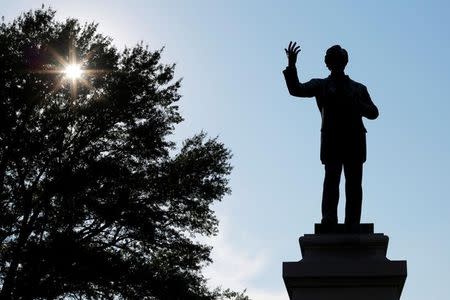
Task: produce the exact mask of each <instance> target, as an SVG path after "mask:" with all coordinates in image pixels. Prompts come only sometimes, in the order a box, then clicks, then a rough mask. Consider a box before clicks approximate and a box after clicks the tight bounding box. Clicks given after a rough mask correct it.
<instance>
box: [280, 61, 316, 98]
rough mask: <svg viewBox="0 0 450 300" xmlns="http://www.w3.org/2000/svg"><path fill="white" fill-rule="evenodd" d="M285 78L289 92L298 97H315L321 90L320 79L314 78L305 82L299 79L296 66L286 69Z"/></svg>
mask: <svg viewBox="0 0 450 300" xmlns="http://www.w3.org/2000/svg"><path fill="white" fill-rule="evenodd" d="M283 74H284V79H285V80H286V85H287V88H288V91H289V94H291V95H292V96H296V97H315V96H316V95H317V92H318V90H319V85H320V79H312V80H310V81H308V82H305V83H300V81H299V80H298V75H297V69H296V68H295V67H287V68H286V69H285V70H284V71H283Z"/></svg>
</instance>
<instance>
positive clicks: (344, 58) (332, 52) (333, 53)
mask: <svg viewBox="0 0 450 300" xmlns="http://www.w3.org/2000/svg"><path fill="white" fill-rule="evenodd" d="M347 63H348V53H347V50H345V49H344V48H342V47H341V46H339V45H334V46H332V47H330V48H329V49H328V50H327V53H326V54H325V64H326V65H327V67H328V69H330V70H332V69H336V68H338V69H340V68H342V70H343V69H345V66H346V65H347Z"/></svg>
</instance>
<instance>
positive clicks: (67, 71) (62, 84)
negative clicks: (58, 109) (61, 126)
mask: <svg viewBox="0 0 450 300" xmlns="http://www.w3.org/2000/svg"><path fill="white" fill-rule="evenodd" d="M48 51H49V52H50V54H51V56H52V57H53V58H54V59H55V60H56V64H55V65H53V66H51V67H50V68H46V69H45V70H39V71H38V73H46V74H55V75H59V76H55V84H54V87H53V90H52V92H56V91H58V90H60V89H62V88H66V87H69V88H70V94H71V97H72V100H74V99H76V98H77V96H78V88H79V86H80V85H81V86H83V87H86V88H88V89H93V88H94V87H93V86H92V84H91V81H90V79H91V78H92V76H94V75H99V74H102V73H103V74H105V73H108V72H109V71H108V70H104V69H90V68H89V67H88V66H89V58H90V57H91V56H92V53H87V54H86V55H85V56H84V57H79V55H77V53H76V49H75V48H74V47H70V48H69V51H68V52H69V53H68V56H65V57H64V56H63V55H61V54H60V53H58V52H57V51H55V50H54V49H52V48H48Z"/></svg>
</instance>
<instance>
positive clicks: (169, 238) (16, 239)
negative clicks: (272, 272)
mask: <svg viewBox="0 0 450 300" xmlns="http://www.w3.org/2000/svg"><path fill="white" fill-rule="evenodd" d="M161 54H162V49H161V50H157V51H151V50H149V48H148V47H147V46H145V45H143V44H142V43H141V44H137V45H136V46H134V47H132V48H126V49H124V50H122V51H119V50H118V49H117V48H115V47H114V45H113V44H112V41H111V39H110V38H109V37H107V36H104V35H102V34H100V33H98V32H97V26H96V24H93V23H92V24H84V25H82V24H80V23H79V22H78V21H77V20H76V19H67V20H66V21H57V20H56V19H55V12H54V11H53V10H51V9H40V10H35V11H30V12H28V13H25V14H22V15H21V16H20V17H18V18H17V19H15V20H14V21H12V22H10V23H5V22H3V23H2V24H1V25H0V64H1V65H0V87H1V88H0V189H1V190H0V239H1V245H2V246H1V248H0V283H1V286H2V290H1V295H0V296H1V298H2V299H62V298H68V299H69V298H72V299H170V300H176V299H184V300H189V299H217V298H220V297H233V296H238V297H241V298H242V299H245V298H244V297H245V296H244V295H243V294H237V293H228V294H227V293H221V292H220V291H219V290H210V289H208V287H207V285H206V280H205V278H204V277H203V275H202V273H201V271H202V267H203V266H204V265H205V264H207V263H209V262H210V261H211V259H210V247H208V246H206V245H204V244H201V243H200V242H198V241H196V240H195V238H194V235H197V234H198V235H206V236H209V235H212V234H214V233H215V232H216V231H217V219H216V217H215V215H214V212H213V211H212V210H211V204H212V203H213V202H214V201H219V200H221V199H222V197H223V196H224V195H225V194H226V193H227V192H229V188H228V181H227V177H228V175H229V173H230V171H231V167H230V164H229V160H230V152H229V150H227V149H226V148H225V147H224V145H223V144H222V143H220V142H219V141H218V140H217V139H214V138H213V139H211V138H208V137H207V136H206V134H205V133H204V132H202V133H199V134H197V135H195V136H194V137H192V138H190V139H187V140H186V141H185V142H184V143H183V145H182V147H181V149H177V148H176V147H175V143H174V142H173V141H171V139H170V138H171V136H172V134H173V131H174V126H175V125H176V124H178V123H180V122H182V120H183V119H182V117H181V116H180V114H179V111H178V107H177V105H176V103H177V101H178V100H179V99H180V94H179V93H178V90H179V87H180V81H179V80H175V79H174V65H170V64H169V65H167V64H163V63H161V61H160V58H161ZM71 60H74V61H77V62H79V63H80V64H81V66H82V68H83V69H85V70H89V71H86V73H85V74H83V75H82V78H80V79H79V80H78V79H74V80H70V79H69V78H66V76H65V74H64V73H62V72H61V71H62V68H64V65H65V64H66V63H68V62H70V61H71Z"/></svg>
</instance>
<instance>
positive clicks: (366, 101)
mask: <svg viewBox="0 0 450 300" xmlns="http://www.w3.org/2000/svg"><path fill="white" fill-rule="evenodd" d="M359 109H360V112H361V115H362V116H363V117H366V118H367V119H369V120H374V119H376V118H378V115H379V112H378V108H377V107H376V105H375V104H374V103H373V102H372V99H370V95H369V92H368V91H367V88H366V87H364V88H363V91H362V95H361V98H360V101H359Z"/></svg>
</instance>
